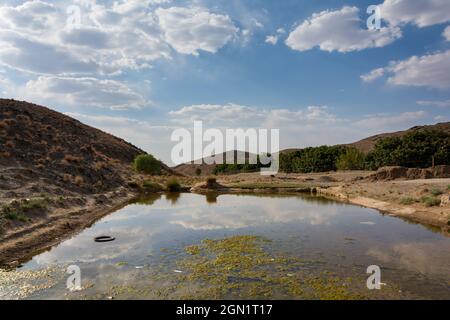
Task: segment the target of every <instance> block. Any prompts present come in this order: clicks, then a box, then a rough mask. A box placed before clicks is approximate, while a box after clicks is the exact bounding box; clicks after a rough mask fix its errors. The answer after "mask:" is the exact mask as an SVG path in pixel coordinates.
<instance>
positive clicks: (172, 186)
mask: <svg viewBox="0 0 450 320" xmlns="http://www.w3.org/2000/svg"><path fill="white" fill-rule="evenodd" d="M166 187H167V190H168V191H170V192H179V191H180V190H181V185H180V183H179V182H178V180H177V179H175V178H171V179H169V180H168V181H167V183H166Z"/></svg>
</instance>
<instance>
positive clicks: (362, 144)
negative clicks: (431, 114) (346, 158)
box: [348, 122, 450, 153]
mask: <svg viewBox="0 0 450 320" xmlns="http://www.w3.org/2000/svg"><path fill="white" fill-rule="evenodd" d="M424 130H437V131H444V132H447V133H450V122H444V123H438V124H435V125H429V126H416V127H413V128H411V129H408V130H405V131H397V132H391V133H382V134H378V135H375V136H372V137H369V138H366V139H363V140H360V141H358V142H354V143H351V144H348V145H349V146H352V147H355V148H357V149H358V150H361V151H362V152H365V153H367V152H370V151H371V150H373V148H374V147H375V144H376V143H377V142H378V141H380V140H381V139H384V138H388V137H402V136H404V135H406V134H408V133H411V132H416V131H424Z"/></svg>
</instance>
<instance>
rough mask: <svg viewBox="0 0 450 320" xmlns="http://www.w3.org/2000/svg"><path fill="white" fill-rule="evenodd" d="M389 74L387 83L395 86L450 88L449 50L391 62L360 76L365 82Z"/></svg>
mask: <svg viewBox="0 0 450 320" xmlns="http://www.w3.org/2000/svg"><path fill="white" fill-rule="evenodd" d="M383 74H389V78H388V80H387V81H388V83H389V84H391V85H397V86H415V87H429V88H436V89H448V88H450V50H448V51H444V52H438V53H434V54H429V55H424V56H420V57H418V56H413V57H411V58H408V59H406V60H403V61H393V62H391V63H390V64H389V66H387V67H385V68H381V69H376V70H373V71H371V72H370V73H368V74H366V75H363V76H361V78H362V79H363V80H365V81H368V80H374V79H376V78H378V77H381V76H382V75H383Z"/></svg>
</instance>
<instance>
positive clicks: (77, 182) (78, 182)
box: [74, 176, 84, 187]
mask: <svg viewBox="0 0 450 320" xmlns="http://www.w3.org/2000/svg"><path fill="white" fill-rule="evenodd" d="M74 183H75V185H77V186H79V187H81V186H82V185H83V184H84V179H83V177H81V176H76V177H75V179H74Z"/></svg>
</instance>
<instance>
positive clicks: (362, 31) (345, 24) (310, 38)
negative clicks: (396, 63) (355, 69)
mask: <svg viewBox="0 0 450 320" xmlns="http://www.w3.org/2000/svg"><path fill="white" fill-rule="evenodd" d="M361 24H363V22H362V21H361V19H360V18H359V9H358V8H357V7H343V8H342V9H341V10H337V11H330V10H326V11H322V12H320V13H315V14H313V15H312V17H310V18H309V19H307V20H306V21H304V22H303V23H302V24H300V25H299V26H297V28H295V30H294V31H292V32H291V33H290V35H289V37H288V38H287V40H286V44H287V45H288V46H289V47H290V48H292V49H294V50H298V51H307V50H311V49H313V48H315V47H319V48H320V49H321V50H323V51H328V52H332V51H338V52H350V51H359V50H363V49H367V48H380V47H384V46H386V45H388V44H390V43H392V42H393V41H395V40H396V39H398V38H400V37H401V35H402V33H401V31H400V29H399V28H397V27H383V28H381V30H369V29H367V28H366V27H365V26H364V27H362V26H361Z"/></svg>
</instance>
